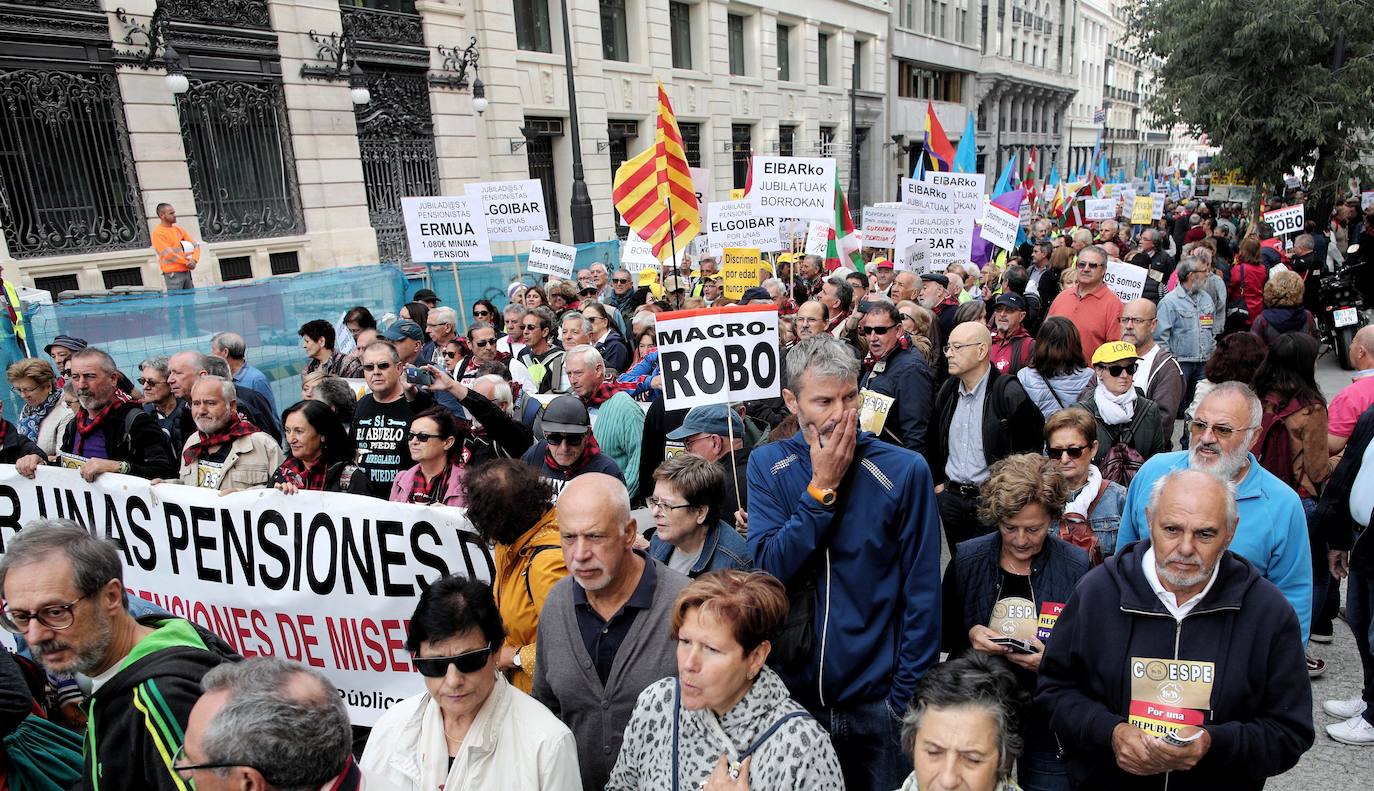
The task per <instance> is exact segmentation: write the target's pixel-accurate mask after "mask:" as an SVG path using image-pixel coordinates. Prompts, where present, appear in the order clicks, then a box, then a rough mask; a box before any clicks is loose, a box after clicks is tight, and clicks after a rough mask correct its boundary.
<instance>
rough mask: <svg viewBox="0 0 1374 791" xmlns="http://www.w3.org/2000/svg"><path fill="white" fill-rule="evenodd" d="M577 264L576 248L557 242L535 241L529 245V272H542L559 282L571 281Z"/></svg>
mask: <svg viewBox="0 0 1374 791" xmlns="http://www.w3.org/2000/svg"><path fill="white" fill-rule="evenodd" d="M576 262H577V248H576V247H573V246H572V245H567V244H558V243H557V242H545V241H537V242H534V243H533V244H531V245H530V260H529V264H528V266H527V269H529V271H530V272H536V273H538V272H542V273H543V274H546V275H553V276H554V277H556V278H559V279H561V280H571V279H572V273H573V265H574V264H575V263H576Z"/></svg>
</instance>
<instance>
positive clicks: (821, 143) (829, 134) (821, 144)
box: [816, 126, 835, 157]
mask: <svg viewBox="0 0 1374 791" xmlns="http://www.w3.org/2000/svg"><path fill="white" fill-rule="evenodd" d="M816 142H817V151H816V154H817V155H818V156H822V157H828V156H831V155H832V154H833V153H834V151H833V150H832V149H833V148H834V147H835V127H833V126H822V127H821V136H820V139H819V140H817V141H816Z"/></svg>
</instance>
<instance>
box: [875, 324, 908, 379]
mask: <svg viewBox="0 0 1374 791" xmlns="http://www.w3.org/2000/svg"><path fill="white" fill-rule="evenodd" d="M897 328H898V330H897V331H898V335H897V345H896V346H893V347H892V351H890V352H888V353H887V355H886V356H884V357H874V356H873V352H869V353H868V354H866V355H864V370H865V371H871V370H873V366H875V365H877V364H878V363H880V362H882V361H883V360H885V359H887V357H891V356H892V354H893V353H894V352H896V351H897V350H898V349H910V348H911V339H910V338H908V337H907V334H906V333H905V332H900V330H901V325H900V324H899V325H897ZM888 332H893V330H888ZM865 345H867V344H865Z"/></svg>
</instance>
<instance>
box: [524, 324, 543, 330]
mask: <svg viewBox="0 0 1374 791" xmlns="http://www.w3.org/2000/svg"><path fill="white" fill-rule="evenodd" d="M520 329H522V330H538V329H542V326H541V325H539V324H521V325H520Z"/></svg>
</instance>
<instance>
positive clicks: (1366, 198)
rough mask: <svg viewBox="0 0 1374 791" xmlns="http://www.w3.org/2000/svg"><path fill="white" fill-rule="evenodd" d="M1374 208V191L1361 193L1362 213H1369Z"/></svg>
mask: <svg viewBox="0 0 1374 791" xmlns="http://www.w3.org/2000/svg"><path fill="white" fill-rule="evenodd" d="M1371 206H1374V190H1365V191H1364V192H1361V193H1360V211H1369V208H1370V207H1371Z"/></svg>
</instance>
